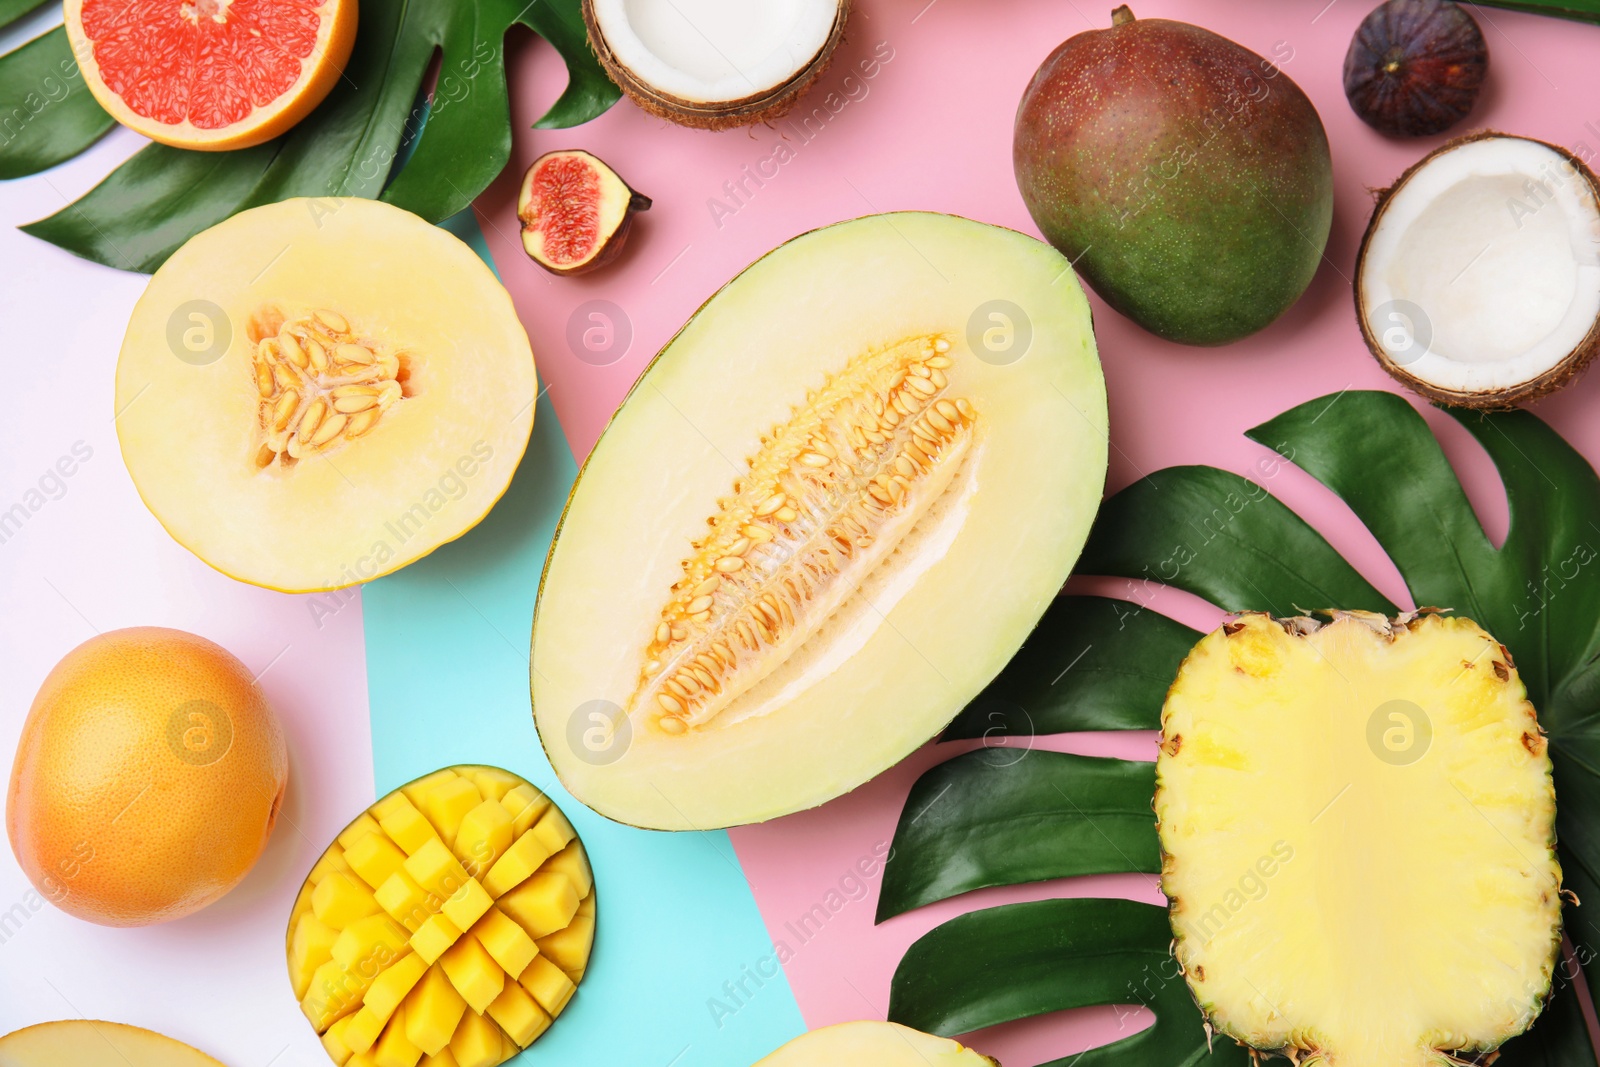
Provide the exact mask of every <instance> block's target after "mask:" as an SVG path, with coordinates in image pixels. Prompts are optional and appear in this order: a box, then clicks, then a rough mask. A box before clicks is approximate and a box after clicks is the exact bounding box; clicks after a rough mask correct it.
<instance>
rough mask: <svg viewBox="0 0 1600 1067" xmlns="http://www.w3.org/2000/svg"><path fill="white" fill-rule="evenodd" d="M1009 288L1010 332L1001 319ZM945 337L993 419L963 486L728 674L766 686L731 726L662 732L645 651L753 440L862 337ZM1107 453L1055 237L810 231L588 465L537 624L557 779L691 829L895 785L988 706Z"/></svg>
mask: <svg viewBox="0 0 1600 1067" xmlns="http://www.w3.org/2000/svg"><path fill="white" fill-rule="evenodd" d="M998 301H1006V302H1009V304H1010V307H1011V308H1012V310H1011V311H1010V312H1009V314H1010V316H1011V319H1012V322H1011V324H1010V327H1008V326H1007V324H1006V323H1005V322H1004V321H1002V320H1000V319H997V318H995V317H994V315H991V314H989V312H988V309H989V308H992V307H994V306H995V303H996V302H998ZM996 314H998V312H997V313H996ZM1021 316H1026V328H1027V329H1028V330H1029V332H1030V334H1031V340H1030V341H1029V343H1028V346H1027V348H1026V351H1025V354H1022V355H1021V356H1020V358H1016V359H1014V360H1012V361H1009V362H999V361H995V362H991V361H990V360H989V359H986V358H980V355H979V354H978V353H977V352H975V351H974V347H973V346H982V345H985V344H987V343H988V340H987V339H986V337H985V331H986V330H995V329H999V330H1005V329H1008V328H1017V329H1021V328H1024V327H1023V326H1022V323H1021V322H1020V321H1019V320H1020V317H1021ZM934 335H937V336H940V337H943V338H945V339H946V340H947V342H948V344H949V349H948V356H949V359H950V365H949V368H948V370H947V371H946V372H945V373H947V374H948V380H949V387H950V390H951V391H952V394H953V395H955V396H958V397H961V398H964V399H963V402H968V403H970V405H971V408H972V409H973V410H974V411H975V412H976V413H977V417H976V420H975V427H976V428H975V433H974V435H973V436H974V439H973V440H972V441H971V443H970V446H969V447H968V448H967V450H966V453H965V455H964V457H962V458H961V459H960V461H959V467H958V469H957V470H956V471H955V472H954V474H953V477H952V478H951V480H950V481H949V482H947V483H944V484H942V485H938V484H934V483H935V481H936V480H937V479H936V477H935V476H928V477H926V478H924V479H923V480H922V481H921V482H919V483H918V489H917V491H918V492H922V491H923V490H924V489H926V491H928V492H929V493H930V494H933V493H936V494H937V495H936V496H933V495H930V497H929V498H928V500H927V507H926V508H925V509H922V510H921V513H920V516H919V518H918V521H917V522H916V524H915V526H914V527H913V528H912V529H910V530H890V529H889V528H888V524H887V523H885V524H883V525H880V526H879V527H877V528H875V530H874V533H875V534H876V535H877V540H876V541H875V542H874V546H876V545H878V544H881V543H891V544H892V553H891V554H889V555H888V556H887V558H881V559H877V560H872V559H871V558H870V556H871V553H870V552H869V551H865V550H864V551H863V552H861V553H860V554H857V555H856V556H855V557H854V558H853V559H852V560H851V562H850V566H851V568H852V569H851V571H850V573H849V575H848V577H847V578H846V579H845V580H844V581H842V582H840V581H831V582H825V583H823V585H824V589H823V592H822V594H821V595H819V596H818V597H816V598H814V600H816V601H819V602H820V601H822V600H827V601H828V603H827V604H826V605H825V608H824V609H818V610H826V611H827V615H826V618H822V619H818V620H816V622H817V625H816V626H815V627H814V628H809V629H808V628H806V627H804V626H796V627H794V628H792V629H789V630H786V631H785V633H786V634H788V635H790V637H791V638H792V639H786V640H785V641H784V642H783V643H782V644H781V645H780V646H778V647H776V648H773V649H772V651H771V654H770V655H769V656H767V657H766V658H764V659H763V658H757V659H755V660H753V661H752V665H751V666H750V667H748V668H746V669H745V670H744V673H743V674H741V675H737V676H726V677H735V678H737V679H738V681H740V682H741V683H742V682H749V683H750V684H749V686H748V687H747V688H741V687H740V686H736V685H734V684H733V683H732V682H728V683H727V686H726V687H725V688H724V690H723V693H724V698H725V699H724V701H723V703H722V706H720V708H718V709H717V710H716V711H715V714H714V716H712V717H711V718H710V721H707V722H704V723H703V724H697V725H695V726H694V728H693V729H691V730H689V731H687V732H684V731H679V732H678V733H676V734H675V735H674V734H670V733H668V732H665V731H664V730H663V728H662V727H661V725H660V723H659V720H658V716H659V714H660V709H659V708H658V707H657V701H656V700H655V699H653V698H649V697H647V698H646V699H645V700H644V701H643V706H642V707H640V706H637V705H636V704H635V702H634V698H635V693H636V689H637V687H639V685H640V678H641V670H642V668H644V667H645V666H646V664H647V661H648V660H649V658H650V657H649V655H647V652H646V650H647V648H649V647H651V642H652V634H656V633H658V630H657V627H658V625H659V624H660V622H661V618H662V615H661V610H662V608H663V605H665V604H667V603H668V600H669V597H670V596H672V593H671V589H672V586H673V584H674V583H675V582H676V581H678V580H679V579H680V578H682V577H683V576H684V570H683V568H682V566H681V563H682V561H684V560H685V559H686V558H687V557H689V556H690V555H691V554H692V552H691V548H690V544H691V542H692V541H693V540H694V539H696V538H700V537H704V536H706V532H707V525H706V520H707V517H708V516H713V515H717V514H718V513H719V510H720V505H719V503H718V501H719V499H722V498H725V497H728V496H729V495H730V491H731V489H732V486H733V484H734V482H735V480H736V479H739V478H741V476H742V472H747V471H748V465H747V463H746V462H745V460H744V457H747V456H751V455H752V454H755V453H757V452H758V450H760V449H761V448H762V447H763V442H762V437H763V435H767V434H770V433H771V432H772V431H773V428H774V427H775V426H777V425H779V424H783V423H786V422H787V420H789V419H790V418H791V412H792V410H793V409H794V407H795V406H796V405H803V404H806V403H807V402H808V400H807V394H808V391H811V390H820V389H822V388H823V386H824V383H826V382H828V381H829V378H830V375H836V374H838V373H839V372H840V371H841V370H842V369H843V368H844V367H845V366H846V365H847V364H849V363H850V362H851V360H852V359H854V358H856V357H857V356H858V355H859V354H860V353H863V352H869V351H878V350H880V349H882V347H883V346H886V345H892V344H894V343H895V342H897V341H899V340H900V339H902V338H907V337H928V336H934ZM974 338H976V340H974ZM1106 448H1107V445H1106V407H1105V385H1104V381H1103V378H1102V376H1101V372H1100V363H1099V360H1098V358H1097V356H1096V354H1095V345H1094V336H1093V333H1092V331H1091V329H1090V321H1089V307H1088V303H1087V302H1086V301H1085V299H1084V296H1083V291H1082V289H1080V288H1079V286H1078V284H1077V281H1076V279H1075V278H1074V277H1073V275H1072V271H1071V269H1070V267H1069V266H1068V264H1067V262H1066V260H1065V259H1063V258H1062V257H1061V255H1060V254H1059V253H1057V252H1056V251H1055V250H1054V249H1052V248H1050V246H1048V245H1046V244H1044V243H1042V242H1040V241H1036V240H1034V239H1032V238H1028V237H1024V236H1023V235H1021V234H1018V233H1014V232H1012V231H1010V230H1004V229H1000V228H998V227H994V226H986V225H983V224H980V223H976V222H971V221H968V220H966V219H960V218H954V217H951V216H946V215H934V214H924V213H909V212H908V213H899V214H893V215H877V216H871V217H868V218H864V219H858V220H855V221H852V222H846V223H841V224H839V225H837V226H830V227H827V228H825V229H822V230H817V231H814V232H812V233H809V234H806V235H804V236H801V237H798V238H796V239H794V240H793V241H790V242H789V243H788V244H786V245H784V246H783V247H781V248H779V249H778V250H777V251H775V252H773V253H771V254H769V255H768V256H766V257H765V258H763V259H761V260H759V261H758V262H757V263H755V264H754V265H753V266H751V267H749V268H748V269H747V270H746V271H745V272H744V273H742V274H741V275H739V277H737V278H735V279H734V280H733V281H732V282H730V283H729V284H728V285H727V286H725V287H724V288H723V289H722V290H721V291H720V292H719V293H717V294H716V295H715V296H713V297H712V298H711V300H710V301H708V302H707V303H706V305H705V306H704V307H703V308H702V309H701V310H700V311H699V312H698V313H696V315H695V316H694V318H693V319H691V320H690V322H689V323H688V324H687V325H686V326H685V327H684V328H683V330H682V331H681V332H680V333H679V334H678V336H677V337H676V338H675V339H674V340H673V341H672V342H671V343H670V344H669V345H668V346H667V347H666V349H664V350H663V352H662V353H661V355H660V356H659V357H658V358H657V359H656V361H655V362H654V363H653V364H652V365H651V366H650V368H649V369H648V370H646V371H645V373H644V375H643V376H642V377H641V378H640V379H639V382H638V384H637V385H636V386H635V387H634V390H633V392H632V393H631V394H630V395H629V397H628V399H627V400H626V401H625V402H624V403H623V405H622V407H621V408H620V409H619V410H618V412H617V414H616V416H615V417H614V418H613V420H612V422H611V424H610V425H609V426H608V427H607V429H606V431H605V433H604V434H603V435H602V436H601V438H600V441H599V443H598V444H596V446H595V448H594V451H593V452H592V453H591V454H590V456H589V458H588V461H587V462H586V463H585V465H584V469H583V471H582V472H581V473H580V475H579V477H578V483H577V486H576V488H575V489H574V490H573V494H572V497H571V500H570V502H569V504H568V507H567V512H566V514H565V515H564V516H563V519H562V524H561V527H560V529H559V531H558V532H557V535H556V541H555V544H554V546H553V547H552V549H551V552H550V558H549V561H548V563H547V564H546V569H545V575H544V580H543V583H542V586H541V589H540V594H539V602H538V609H537V612H536V615H535V619H534V639H533V655H532V688H533V708H534V719H535V722H536V723H537V725H538V728H539V736H540V739H541V741H542V742H543V744H544V747H545V750H546V752H547V753H548V754H549V756H550V762H551V764H552V766H553V767H554V768H555V770H556V773H557V774H559V775H560V777H561V779H562V782H563V783H564V784H565V785H566V787H567V788H568V789H569V790H570V791H571V792H572V794H573V795H574V796H576V797H577V798H578V799H579V800H581V801H582V802H584V803H585V804H588V805H589V806H590V807H591V808H594V809H595V810H596V811H599V812H600V813H601V814H603V815H607V816H609V817H611V818H613V819H616V820H618V821H619V822H625V823H630V824H632V825H635V826H644V827H651V828H655V829H671V830H686V829H703V828H708V827H718V826H730V825H736V824H742V823H751V822H760V821H762V820H765V819H770V818H775V817H777V816H780V815H785V814H788V813H790V812H793V811H799V810H802V809H804V808H809V807H813V806H815V805H817V804H820V803H822V802H824V801H826V800H830V799H832V798H833V797H836V796H838V795H840V794H841V793H844V792H846V791H848V790H850V789H852V788H854V787H855V786H857V785H859V784H860V783H862V782H864V781H866V780H867V779H869V778H872V777H873V776H875V775H877V774H878V773H880V772H881V771H883V770H884V769H885V768H887V767H890V766H892V765H893V764H895V763H897V762H898V761H899V760H901V759H903V758H904V757H905V756H906V755H907V754H909V753H910V752H911V751H912V750H913V749H915V748H916V747H917V746H919V745H921V744H923V743H924V742H926V741H927V740H928V739H929V738H930V737H932V736H933V735H934V734H935V733H937V732H938V731H939V729H940V728H942V727H943V726H944V725H945V724H946V723H948V722H949V721H950V719H951V718H953V717H954V715H955V714H956V712H958V711H959V710H960V709H961V708H962V707H964V706H965V705H966V704H967V703H968V702H969V701H971V700H972V698H973V697H974V696H976V695H977V693H978V692H979V691H980V690H981V689H982V688H983V686H984V685H986V684H987V683H988V682H989V680H990V679H992V678H993V677H994V675H995V674H996V673H997V672H998V671H999V670H1000V668H1001V667H1003V666H1004V665H1005V664H1006V662H1007V661H1008V660H1009V659H1010V658H1011V657H1012V656H1013V655H1014V654H1015V652H1016V650H1017V648H1018V647H1019V646H1020V645H1021V644H1022V641H1023V639H1024V638H1025V637H1026V636H1027V635H1028V633H1029V631H1030V630H1032V629H1033V627H1034V625H1035V624H1036V623H1037V621H1038V619H1039V616H1040V615H1041V614H1042V613H1043V611H1044V609H1045V608H1046V607H1047V606H1048V605H1049V604H1050V603H1051V601H1052V600H1053V599H1054V598H1055V595H1056V593H1057V591H1058V590H1059V589H1060V587H1061V584H1062V582H1063V581H1065V579H1066V577H1067V575H1068V574H1069V573H1070V572H1071V570H1072V565H1073V563H1074V562H1075V561H1076V559H1077V556H1078V553H1079V551H1080V550H1081V548H1082V546H1083V542H1084V538H1085V536H1086V535H1087V532H1088V529H1089V525H1090V523H1091V521H1092V520H1093V517H1094V514H1095V510H1096V508H1097V506H1098V504H1099V500H1100V496H1101V493H1102V492H1103V489H1104V484H1105V472H1106ZM765 551H766V550H765V549H762V550H761V552H763V553H765ZM754 552H755V550H752V556H754ZM797 566H799V564H797ZM868 566H870V567H871V568H872V569H870V570H863V569H860V568H865V567H868ZM750 569H751V570H756V569H757V565H756V564H755V563H752V564H751V568H750ZM791 573H792V572H791ZM841 586H842V588H835V587H841ZM835 592H840V593H842V594H843V595H841V596H840V597H838V598H834V597H833V596H832V594H833V593H835ZM796 614H797V615H799V614H801V612H800V611H798V610H797V611H796ZM802 631H803V633H802ZM797 634H799V635H800V636H798V637H795V636H794V635H797ZM740 655H741V662H742V661H743V653H741V654H740ZM668 673H670V672H661V673H660V674H656V675H652V677H656V678H660V677H663V676H664V675H665V674H668ZM624 709H629V711H630V713H629V714H628V715H627V716H626V717H622V716H621V715H620V714H619V713H621V712H623V711H624ZM608 723H609V724H610V730H609V732H608V728H607V724H608Z"/></svg>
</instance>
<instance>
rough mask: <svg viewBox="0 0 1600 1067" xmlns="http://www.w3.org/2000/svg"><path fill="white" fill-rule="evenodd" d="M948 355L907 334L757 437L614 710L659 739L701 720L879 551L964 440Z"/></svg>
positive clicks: (778, 657) (844, 590)
mask: <svg viewBox="0 0 1600 1067" xmlns="http://www.w3.org/2000/svg"><path fill="white" fill-rule="evenodd" d="M949 351H950V343H949V342H948V341H946V340H944V339H943V338H939V337H919V338H912V339H910V340H907V341H904V342H902V343H900V344H898V345H894V346H891V347H889V348H885V349H881V350H876V351H870V352H867V353H864V354H862V355H860V356H858V357H856V358H855V359H854V360H852V361H851V362H850V364H849V365H848V366H846V367H845V369H844V370H842V371H840V372H839V373H838V374H836V375H834V376H833V377H832V378H831V379H829V381H828V382H827V383H826V384H825V385H824V386H823V387H822V388H821V389H818V390H816V391H814V392H812V393H810V394H809V395H808V396H807V397H806V402H805V403H804V404H803V405H801V406H799V407H797V408H796V409H795V410H794V412H793V413H792V415H791V416H790V418H789V420H788V421H787V422H784V423H782V424H781V425H779V426H777V427H775V428H774V429H773V430H772V432H771V433H770V434H768V435H766V436H764V437H762V439H761V449H760V451H759V452H758V453H757V454H756V455H754V456H752V457H751V458H750V460H749V464H750V469H749V472H748V473H747V474H746V475H745V476H744V477H742V478H741V479H739V480H738V481H736V482H735V483H734V496H733V497H731V498H727V499H723V500H720V501H718V506H719V508H720V510H719V512H718V513H717V514H716V515H714V516H712V517H711V518H710V519H709V520H708V522H709V524H710V526H711V532H710V533H709V534H707V535H706V537H705V538H704V539H702V540H700V541H698V542H696V543H695V544H694V546H693V547H694V549H695V553H694V555H693V556H691V557H690V558H689V559H686V560H684V562H683V569H684V577H683V578H682V579H681V580H680V581H679V582H678V583H677V584H675V585H674V586H673V587H672V598H671V599H670V600H669V601H668V603H667V605H666V607H665V608H664V609H663V610H662V612H661V619H660V622H659V623H658V624H657V626H656V630H655V633H654V635H653V638H652V640H651V642H650V644H649V646H648V647H647V648H646V649H645V655H644V667H643V670H642V672H641V676H640V680H639V685H638V688H637V689H636V691H635V693H634V696H633V701H632V704H631V705H630V710H634V709H638V708H644V709H646V711H647V713H649V714H652V715H653V716H654V717H655V722H656V725H657V726H658V727H659V728H660V729H661V730H663V731H665V732H666V733H668V734H680V735H681V734H683V733H685V732H687V731H688V730H689V729H691V728H693V727H697V726H702V725H704V724H705V723H707V722H710V721H711V720H712V719H713V718H715V717H716V715H717V713H718V712H719V711H721V710H722V709H723V708H725V707H727V706H728V704H729V703H731V702H732V700H733V699H734V698H735V697H736V696H738V695H739V693H741V692H743V691H744V690H746V689H748V688H749V687H750V686H752V685H754V684H755V683H756V682H757V681H759V680H760V679H761V678H762V677H764V676H765V675H766V674H768V673H770V672H771V671H772V670H773V669H774V668H775V667H777V665H778V664H779V663H781V662H782V661H783V660H784V659H785V658H786V657H787V656H788V655H790V654H791V653H792V652H793V651H794V650H795V649H796V648H798V647H799V646H800V645H801V644H803V643H804V642H805V640H806V639H807V638H808V637H809V636H810V635H811V634H812V633H814V632H815V631H816V629H817V627H819V626H820V625H822V623H823V622H824V621H826V619H827V618H828V616H829V615H831V614H832V613H833V612H834V611H835V610H836V609H837V608H838V607H839V605H840V604H842V603H843V602H844V600H845V599H847V598H848V597H849V596H850V594H851V593H852V592H853V591H854V589H855V587H856V586H857V585H859V584H860V581H861V579H862V578H864V577H865V576H866V575H867V574H868V573H869V572H870V571H871V570H872V569H873V568H874V567H875V566H876V565H877V564H878V563H879V562H880V561H881V560H883V559H884V558H885V557H887V556H888V555H889V554H890V553H892V552H893V551H894V549H895V547H896V545H897V544H898V543H899V542H900V541H901V539H903V538H904V537H905V535H906V534H907V533H909V532H910V531H911V529H912V528H913V527H914V526H915V525H916V522H917V520H918V519H919V518H920V517H921V516H922V515H923V514H925V513H926V512H927V510H928V509H929V508H930V507H931V506H932V504H933V502H934V501H935V500H936V499H938V497H939V495H940V494H941V493H942V492H943V491H944V490H945V488H946V487H947V486H948V485H949V484H950V482H951V479H952V478H953V477H954V475H955V472H956V469H957V468H958V467H959V465H960V462H961V458H962V457H963V456H964V455H965V453H966V450H967V447H968V446H969V444H970V443H971V440H972V436H973V424H974V421H975V420H976V418H977V411H976V410H975V409H974V408H973V406H972V405H971V403H969V402H968V401H967V400H965V399H961V398H956V397H951V396H949V395H947V394H948V393H949V391H950V381H949V378H948V377H947V375H946V374H945V372H946V371H947V370H949V369H950V368H951V367H952V366H953V361H952V360H951V358H950V357H949V355H947V354H946V353H948V352H949Z"/></svg>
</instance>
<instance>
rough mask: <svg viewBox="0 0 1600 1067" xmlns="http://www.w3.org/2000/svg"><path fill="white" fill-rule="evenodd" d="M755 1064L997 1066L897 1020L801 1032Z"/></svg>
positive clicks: (771, 1066) (808, 1066) (775, 1066)
mask: <svg viewBox="0 0 1600 1067" xmlns="http://www.w3.org/2000/svg"><path fill="white" fill-rule="evenodd" d="M755 1067H996V1064H995V1061H994V1060H992V1059H990V1058H989V1057H988V1056H982V1055H979V1054H978V1053H976V1052H974V1051H972V1050H971V1049H969V1048H963V1047H962V1046H961V1045H959V1044H957V1043H956V1042H954V1041H951V1040H950V1039H949V1038H947V1037H934V1036H933V1035H931V1034H925V1033H923V1032H922V1031H920V1030H912V1029H910V1028H909V1027H905V1026H901V1025H899V1024H898V1023H880V1022H854V1023H840V1024H838V1025H837V1026H825V1027H823V1028H822V1029H820V1030H813V1031H811V1032H810V1033H808V1034H801V1035H800V1036H799V1037H797V1038H795V1039H794V1040H793V1041H791V1042H789V1043H788V1044H787V1045H784V1046H783V1047H782V1048H780V1049H779V1050H778V1051H776V1052H774V1053H773V1054H772V1055H770V1056H767V1057H766V1058H765V1059H762V1060H761V1061H760V1062H759V1063H757V1064H756V1065H755Z"/></svg>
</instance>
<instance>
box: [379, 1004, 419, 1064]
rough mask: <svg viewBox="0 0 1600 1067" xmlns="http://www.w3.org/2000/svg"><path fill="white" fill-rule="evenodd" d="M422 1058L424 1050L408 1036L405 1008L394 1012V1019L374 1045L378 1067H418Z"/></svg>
mask: <svg viewBox="0 0 1600 1067" xmlns="http://www.w3.org/2000/svg"><path fill="white" fill-rule="evenodd" d="M420 1059H422V1050H421V1049H420V1048H418V1047H417V1046H415V1045H413V1044H412V1043H411V1039H410V1038H408V1037H406V1024H405V1009H404V1008H402V1009H400V1010H399V1011H396V1012H395V1014H394V1021H393V1022H391V1023H390V1024H389V1025H388V1026H387V1027H385V1028H384V1031H383V1036H382V1037H380V1038H379V1039H378V1043H377V1044H376V1045H374V1046H373V1047H372V1062H373V1063H375V1064H377V1067H416V1064H417V1061H418V1060H420Z"/></svg>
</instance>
